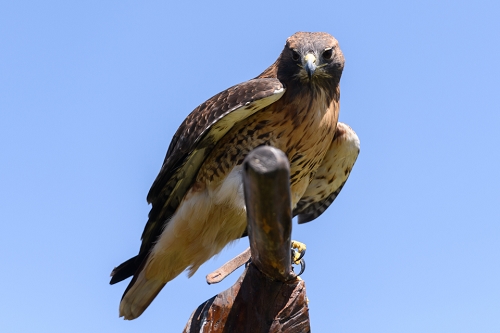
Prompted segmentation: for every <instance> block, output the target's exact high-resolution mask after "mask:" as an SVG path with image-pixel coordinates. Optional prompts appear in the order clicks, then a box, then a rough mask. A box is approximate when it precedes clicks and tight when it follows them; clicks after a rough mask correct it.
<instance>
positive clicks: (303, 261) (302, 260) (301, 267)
mask: <svg viewBox="0 0 500 333" xmlns="http://www.w3.org/2000/svg"><path fill="white" fill-rule="evenodd" d="M299 264H300V272H299V274H297V275H296V276H297V277H299V276H301V275H302V273H304V271H305V270H306V261H305V260H304V259H300V262H299Z"/></svg>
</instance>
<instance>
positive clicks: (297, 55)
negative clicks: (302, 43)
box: [292, 50, 300, 61]
mask: <svg viewBox="0 0 500 333" xmlns="http://www.w3.org/2000/svg"><path fill="white" fill-rule="evenodd" d="M292 59H293V60H294V61H299V60H300V54H299V52H297V51H295V50H292Z"/></svg>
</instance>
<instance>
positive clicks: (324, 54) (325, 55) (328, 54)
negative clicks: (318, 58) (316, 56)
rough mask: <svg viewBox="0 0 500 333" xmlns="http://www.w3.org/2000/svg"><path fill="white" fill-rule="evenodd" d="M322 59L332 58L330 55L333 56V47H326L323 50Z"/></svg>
mask: <svg viewBox="0 0 500 333" xmlns="http://www.w3.org/2000/svg"><path fill="white" fill-rule="evenodd" d="M322 56H323V59H325V60H330V59H332V56H333V49H326V50H325V51H324V52H323V55H322Z"/></svg>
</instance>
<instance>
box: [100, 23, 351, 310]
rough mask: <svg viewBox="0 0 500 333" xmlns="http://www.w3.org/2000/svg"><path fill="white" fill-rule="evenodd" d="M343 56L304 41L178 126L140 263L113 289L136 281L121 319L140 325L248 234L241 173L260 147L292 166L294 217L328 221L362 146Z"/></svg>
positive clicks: (323, 37)
mask: <svg viewBox="0 0 500 333" xmlns="http://www.w3.org/2000/svg"><path fill="white" fill-rule="evenodd" d="M343 68H344V56H343V54H342V51H341V50H340V48H339V45H338V42H337V40H336V39H335V38H333V37H332V36H331V35H329V34H327V33H321V32H318V33H309V32H298V33H296V34H294V35H293V36H291V37H290V38H288V39H287V41H286V44H285V48H284V49H283V51H282V52H281V55H280V56H279V57H278V59H277V60H276V62H275V63H274V64H273V65H271V66H270V67H269V68H268V69H266V70H265V71H264V72H263V73H262V74H260V75H259V76H257V77H256V78H255V79H252V80H249V81H246V82H243V83H241V84H238V85H235V86H233V87H231V88H229V89H227V90H225V91H223V92H221V93H219V94H217V95H215V96H214V97H212V98H210V99H209V100H207V101H206V102H205V103H203V104H201V105H200V106H198V107H197V108H196V109H195V110H194V111H193V112H191V114H190V115H189V116H188V117H187V118H186V119H185V120H184V122H183V123H182V124H181V126H180V127H179V129H178V130H177V132H176V133H175V135H174V137H173V138H172V142H171V143H170V146H169V148H168V151H167V156H166V157H165V161H164V163H163V166H162V168H161V171H160V173H159V175H158V177H157V178H156V180H155V181H154V183H153V185H152V187H151V190H150V191H149V194H148V197H147V199H148V202H149V203H151V204H152V208H151V211H150V213H149V220H148V222H147V224H146V227H145V228H144V232H143V234H142V245H141V248H140V250H139V254H138V255H137V256H135V257H133V258H131V259H129V260H127V261H125V262H124V263H122V264H121V265H120V266H118V267H116V268H115V269H114V270H113V272H112V273H111V276H112V278H111V282H110V283H111V284H114V283H117V282H119V281H122V280H124V279H126V278H128V277H130V276H133V278H132V280H131V281H130V284H129V285H128V287H127V289H126V290H125V293H124V294H123V297H122V300H121V303H120V316H123V317H124V318H125V319H135V318H137V317H138V316H140V315H141V314H142V312H143V311H144V310H145V309H146V308H147V307H148V305H149V304H150V303H151V301H153V299H154V298H155V297H156V295H157V294H158V293H159V292H160V290H161V289H162V288H163V287H164V286H165V284H166V283H167V282H169V281H170V280H172V279H174V278H175V277H176V276H178V275H179V274H180V273H182V272H183V271H184V270H186V269H188V270H189V276H191V275H193V274H194V273H195V272H196V270H197V269H198V268H199V267H200V266H201V265H202V264H203V263H204V262H205V261H207V260H208V259H210V258H211V257H212V256H214V255H215V254H217V253H219V252H220V251H221V250H222V249H223V248H224V247H225V246H226V245H227V244H228V243H230V242H231V241H234V240H236V239H238V238H240V237H241V236H242V235H243V234H244V233H245V230H246V224H247V223H246V211H245V202H244V198H243V185H242V176H241V172H242V170H241V164H242V162H243V159H244V158H245V156H246V155H247V154H248V153H249V152H250V151H251V150H252V149H254V148H256V147H258V146H260V145H271V146H274V147H276V148H279V149H281V150H282V151H283V152H285V154H286V155H287V156H288V159H289V161H290V186H291V193H292V205H293V214H294V216H298V219H299V223H305V222H308V221H311V220H313V219H315V218H316V217H318V216H319V215H320V214H322V213H323V212H324V211H325V210H326V209H327V208H328V206H329V205H330V204H331V203H332V202H333V200H334V199H335V198H336V196H337V195H338V193H339V192H340V190H341V189H342V186H344V183H345V182H346V180H347V178H348V176H349V173H350V171H351V169H352V167H353V165H354V162H355V161H356V158H357V156H358V153H359V140H358V138H357V136H356V134H355V133H354V131H353V130H352V129H351V128H350V127H349V126H347V125H345V124H343V123H339V122H338V116H339V99H340V88H339V81H340V77H341V75H342V70H343Z"/></svg>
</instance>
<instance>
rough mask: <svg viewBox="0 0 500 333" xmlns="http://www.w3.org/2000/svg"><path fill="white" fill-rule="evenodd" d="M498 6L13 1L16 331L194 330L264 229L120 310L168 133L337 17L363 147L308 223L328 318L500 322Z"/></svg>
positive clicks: (484, 328) (349, 107)
mask: <svg viewBox="0 0 500 333" xmlns="http://www.w3.org/2000/svg"><path fill="white" fill-rule="evenodd" d="M499 6H500V5H499V3H498V1H493V0H492V1H420V2H408V1H399V2H396V1H393V2H391V1H345V2H340V1H323V2H321V1H320V2H318V1H316V2H314V1H313V2H304V1H251V2H250V1H248V2H246V3H244V4H243V3H238V2H235V1H222V2H218V3H217V4H214V3H213V2H209V1H206V2H203V3H202V2H201V1H200V2H199V3H195V2H190V1H179V2H172V3H171V4H167V2H166V1H141V2H139V1H137V2H132V1H106V2H105V1H87V2H85V4H83V3H77V2H71V1H58V2H56V1H45V2H39V1H38V2H37V1H31V2H28V1H4V2H3V3H2V5H1V6H0V142H1V145H0V202H1V206H0V267H1V274H0V286H1V288H0V300H1V302H0V330H1V331H2V332H180V331H181V330H182V328H183V327H184V325H185V323H186V321H187V320H188V318H189V316H190V314H191V312H192V311H193V310H194V309H195V308H196V307H197V306H198V305H199V304H200V303H201V302H203V301H205V300H206V299H208V298H210V297H211V296H213V295H214V294H216V293H218V292H219V291H222V290H224V289H226V288H227V287H228V286H230V285H231V284H232V283H233V282H234V281H235V279H236V278H237V276H238V274H239V273H238V274H236V275H234V276H231V277H230V278H228V280H229V281H227V282H225V283H223V284H221V285H214V286H208V285H206V283H205V282H204V277H205V275H206V274H207V273H209V272H210V271H211V270H213V269H215V268H216V267H218V266H219V265H221V264H222V263H224V262H225V261H226V260H227V259H229V258H230V257H232V256H234V255H235V254H237V253H239V251H241V250H243V249H244V248H245V247H246V246H247V244H248V241H247V239H244V240H241V241H239V242H238V243H237V244H236V245H234V246H231V247H230V248H229V249H227V250H225V251H224V252H223V253H222V254H221V255H220V256H219V257H218V258H216V259H215V260H212V261H211V262H209V263H207V264H205V265H204V266H202V267H201V268H200V270H199V271H198V273H197V274H196V275H195V276H194V277H193V278H191V279H188V278H187V277H186V276H185V275H182V276H180V277H179V278H177V279H176V280H175V281H174V282H172V283H170V284H169V285H167V286H166V287H165V288H164V289H163V291H162V292H161V293H160V295H159V296H158V297H157V299H156V300H155V301H154V302H153V303H152V305H151V306H150V307H149V309H148V310H147V311H146V312H145V313H144V314H143V315H142V316H141V317H140V318H139V319H137V320H135V321H132V322H126V321H123V320H121V319H119V318H118V303H119V301H120V298H121V295H122V293H123V291H124V289H125V287H126V283H121V284H118V285H114V286H109V285H108V281H109V273H110V272H111V270H112V268H113V267H114V266H116V265H117V264H119V263H121V262H122V261H123V260H125V259H128V258H129V257H131V256H133V255H135V254H136V253H137V251H138V248H139V245H140V242H139V238H140V234H141V232H142V229H143V227H144V223H145V222H146V218H147V213H148V211H149V206H148V205H147V203H146V200H145V197H146V194H147V191H148V190H149V187H150V185H151V183H152V182H153V180H154V178H155V176H156V174H157V173H158V171H159V169H160V166H161V163H162V161H163V158H164V155H165V152H166V150H167V147H168V144H169V142H170V138H171V137H172V135H173V134H174V132H175V130H176V128H177V126H178V125H179V124H180V122H181V121H182V120H183V119H184V118H185V117H186V115H187V114H188V113H189V112H190V111H191V110H192V109H193V108H195V107H196V106H197V105H198V104H200V103H202V102H203V101H205V100H206V99H207V98H209V97H210V96H212V95H214V94H216V93H217V92H219V91H221V90H224V89H226V88H227V87H229V86H231V85H233V84H236V83H239V82H242V81H245V80H247V79H249V78H252V77H254V76H256V75H258V74H259V73H260V72H261V71H262V70H264V69H265V68H266V67H267V66H268V65H270V64H271V63H272V62H273V61H274V60H275V59H276V57H277V56H278V54H279V53H280V51H281V49H282V47H283V45H284V42H285V39H286V38H287V37H288V36H290V35H291V34H293V33H294V32H296V31H326V32H329V33H331V34H332V35H334V36H335V37H336V38H337V39H338V40H339V42H340V46H341V48H342V50H343V52H344V55H345V58H346V67H345V71H344V74H343V78H342V83H341V87H342V97H341V114H340V118H341V120H342V121H344V122H346V123H348V124H350V125H351V126H352V127H353V128H354V129H355V130H356V132H357V133H358V135H359V137H360V139H361V154H360V157H359V159H358V162H357V164H356V166H355V167H354V170H353V172H352V174H351V178H350V179H349V181H348V183H347V185H346V186H345V187H344V190H343V191H342V193H341V195H340V196H339V198H338V199H337V200H336V201H335V203H334V204H333V205H332V206H331V207H330V209H329V210H328V211H327V212H326V213H325V214H324V215H322V216H321V217H320V218H319V219H317V220H316V221H314V222H313V223H309V224H306V225H301V226H298V225H296V224H294V229H293V237H294V238H295V239H298V240H301V241H303V242H305V243H306V244H307V245H308V251H307V255H306V260H307V264H308V266H307V270H306V272H305V274H304V276H303V277H304V279H305V281H306V283H307V293H308V296H309V299H310V315H311V325H312V329H313V331H314V332H346V333H351V332H383V333H388V332H395V333H396V332H419V333H421V332H482V333H485V332H500V223H499V222H500V195H499V188H500V180H499V178H500V177H499V171H500V156H499V155H500V148H499V141H500V140H499V139H500V132H499V128H500V115H499V114H500V102H499V96H500V95H499V94H500V93H499V90H500V43H499V36H500V19H499V17H500V7H499Z"/></svg>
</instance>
